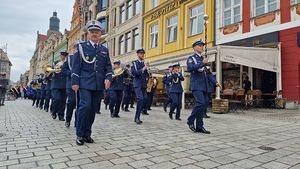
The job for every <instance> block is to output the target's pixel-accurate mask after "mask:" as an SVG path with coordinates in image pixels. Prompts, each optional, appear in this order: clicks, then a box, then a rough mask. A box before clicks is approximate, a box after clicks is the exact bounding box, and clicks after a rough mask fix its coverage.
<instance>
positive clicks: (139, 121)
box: [135, 120, 143, 125]
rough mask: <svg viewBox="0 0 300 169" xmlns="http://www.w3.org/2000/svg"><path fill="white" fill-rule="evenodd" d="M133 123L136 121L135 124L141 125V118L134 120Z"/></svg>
mask: <svg viewBox="0 0 300 169" xmlns="http://www.w3.org/2000/svg"><path fill="white" fill-rule="evenodd" d="M135 123H136V124H137V125H141V124H142V123H143V122H142V121H141V120H135Z"/></svg>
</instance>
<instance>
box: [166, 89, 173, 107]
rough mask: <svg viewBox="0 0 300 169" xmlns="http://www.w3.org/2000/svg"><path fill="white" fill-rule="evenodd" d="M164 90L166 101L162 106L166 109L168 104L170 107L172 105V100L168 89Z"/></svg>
mask: <svg viewBox="0 0 300 169" xmlns="http://www.w3.org/2000/svg"><path fill="white" fill-rule="evenodd" d="M166 90H167V100H166V101H165V104H164V106H165V107H168V106H169V104H170V105H171V104H172V98H171V96H170V92H169V89H166Z"/></svg>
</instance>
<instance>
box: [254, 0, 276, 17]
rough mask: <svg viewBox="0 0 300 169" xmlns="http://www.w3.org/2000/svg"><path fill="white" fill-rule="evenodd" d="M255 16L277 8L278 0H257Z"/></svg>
mask: <svg viewBox="0 0 300 169" xmlns="http://www.w3.org/2000/svg"><path fill="white" fill-rule="evenodd" d="M254 3H255V4H254V6H255V16H259V15H262V14H265V13H268V12H271V11H275V10H277V8H278V7H277V0H255V1H254Z"/></svg>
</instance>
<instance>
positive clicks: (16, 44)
mask: <svg viewBox="0 0 300 169" xmlns="http://www.w3.org/2000/svg"><path fill="white" fill-rule="evenodd" d="M73 4H74V0H26V1H24V0H0V23H1V24H0V48H2V47H3V46H5V43H8V51H7V52H8V56H9V59H10V61H11V62H12V64H13V66H12V68H11V80H12V81H15V82H16V81H17V80H19V77H20V74H21V73H24V72H25V71H26V70H29V61H30V58H31V57H32V55H33V52H34V49H35V42H36V32H37V31H38V30H39V31H40V33H42V34H46V33H47V30H48V28H49V18H50V17H51V16H52V13H53V11H57V13H58V17H59V19H60V31H61V32H63V31H64V29H65V28H67V29H68V30H69V29H70V21H71V18H72V11H73Z"/></svg>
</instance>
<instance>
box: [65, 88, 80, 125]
mask: <svg viewBox="0 0 300 169" xmlns="http://www.w3.org/2000/svg"><path fill="white" fill-rule="evenodd" d="M67 97H68V100H67V111H66V122H70V121H71V120H72V116H73V112H74V109H76V100H77V105H78V104H79V92H78V93H77V99H76V94H75V92H74V91H73V90H72V89H71V88H68V89H67ZM76 114H77V109H76V110H75V126H76V119H77V117H76Z"/></svg>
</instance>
